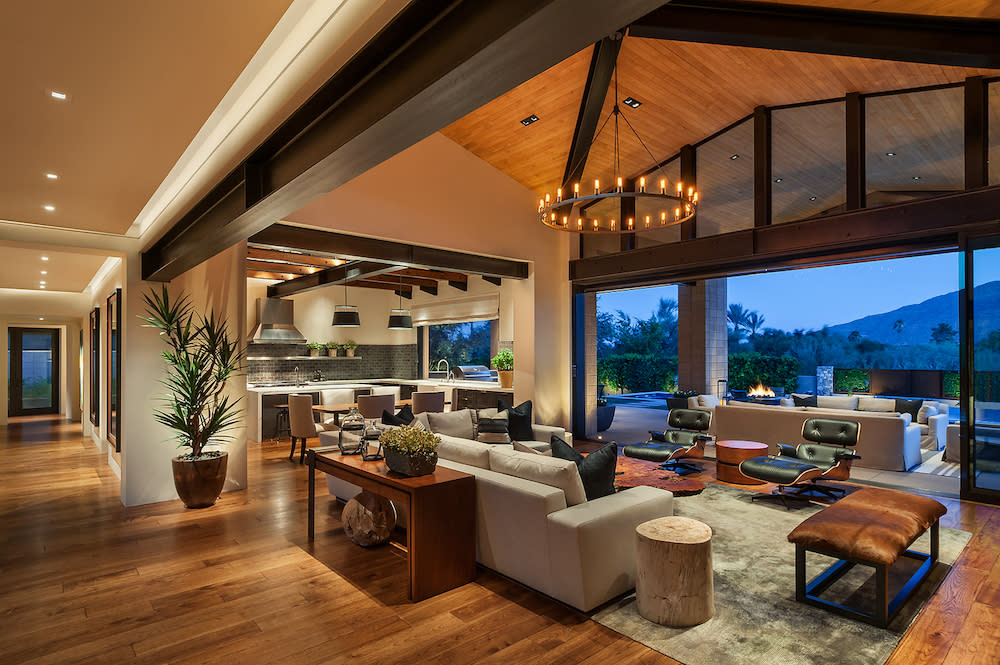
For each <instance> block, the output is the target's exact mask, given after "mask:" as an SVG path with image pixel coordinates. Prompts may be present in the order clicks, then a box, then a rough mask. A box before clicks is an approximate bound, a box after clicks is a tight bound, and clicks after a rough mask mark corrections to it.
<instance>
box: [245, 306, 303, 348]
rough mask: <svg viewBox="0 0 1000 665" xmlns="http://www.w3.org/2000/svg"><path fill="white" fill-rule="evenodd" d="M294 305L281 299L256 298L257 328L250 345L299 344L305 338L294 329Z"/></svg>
mask: <svg viewBox="0 0 1000 665" xmlns="http://www.w3.org/2000/svg"><path fill="white" fill-rule="evenodd" d="M294 311H295V303H294V302H292V301H291V300H282V299H281V298H257V327H256V328H255V329H254V331H253V336H252V337H251V338H250V342H251V343H252V344H268V343H272V344H301V343H303V342H305V341H306V338H305V337H304V336H303V335H302V333H300V332H299V331H298V330H296V328H295V324H294V322H293V321H294Z"/></svg>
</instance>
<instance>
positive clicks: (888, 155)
mask: <svg viewBox="0 0 1000 665" xmlns="http://www.w3.org/2000/svg"><path fill="white" fill-rule="evenodd" d="M885 156H886V157H895V156H896V153H894V152H887V153H885Z"/></svg>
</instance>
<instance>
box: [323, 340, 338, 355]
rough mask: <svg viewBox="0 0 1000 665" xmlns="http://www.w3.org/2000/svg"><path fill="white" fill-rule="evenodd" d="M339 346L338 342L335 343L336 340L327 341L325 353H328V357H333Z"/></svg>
mask: <svg viewBox="0 0 1000 665" xmlns="http://www.w3.org/2000/svg"><path fill="white" fill-rule="evenodd" d="M339 348H340V344H337V343H336V342H327V343H326V355H328V356H329V357H331V358H333V357H334V356H336V355H337V349H339Z"/></svg>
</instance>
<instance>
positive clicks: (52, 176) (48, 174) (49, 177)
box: [45, 173, 59, 180]
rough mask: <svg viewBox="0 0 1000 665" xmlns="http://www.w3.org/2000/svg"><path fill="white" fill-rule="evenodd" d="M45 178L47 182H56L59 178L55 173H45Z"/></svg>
mask: <svg viewBox="0 0 1000 665" xmlns="http://www.w3.org/2000/svg"><path fill="white" fill-rule="evenodd" d="M45 177H46V178H48V179H49V180H58V179H59V176H57V175H56V174H55V173H46V174H45Z"/></svg>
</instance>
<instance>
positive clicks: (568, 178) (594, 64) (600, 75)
mask: <svg viewBox="0 0 1000 665" xmlns="http://www.w3.org/2000/svg"><path fill="white" fill-rule="evenodd" d="M621 37H622V36H621V35H620V34H615V35H611V36H610V37H605V38H604V39H602V40H601V41H599V42H597V43H596V44H594V51H593V53H592V54H591V56H590V70H589V71H588V72H587V82H586V85H585V86H584V88H583V97H582V98H581V99H580V111H579V112H578V113H577V115H576V127H575V128H574V129H573V141H572V143H570V145H569V155H568V156H567V157H566V168H565V169H564V170H563V179H562V184H563V187H570V186H571V185H572V183H574V182H579V180H580V178H581V177H582V176H583V169H584V167H585V166H586V165H587V157H589V156H590V145H591V144H592V143H593V142H594V133H595V132H596V131H597V124H598V123H599V122H600V121H601V111H602V110H603V109H604V100H605V99H607V97H608V88H610V87H611V80H612V77H613V75H614V73H615V63H616V62H617V61H618V52H619V51H620V50H621V47H622V39H621ZM615 101H616V102H617V101H618V100H615Z"/></svg>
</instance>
